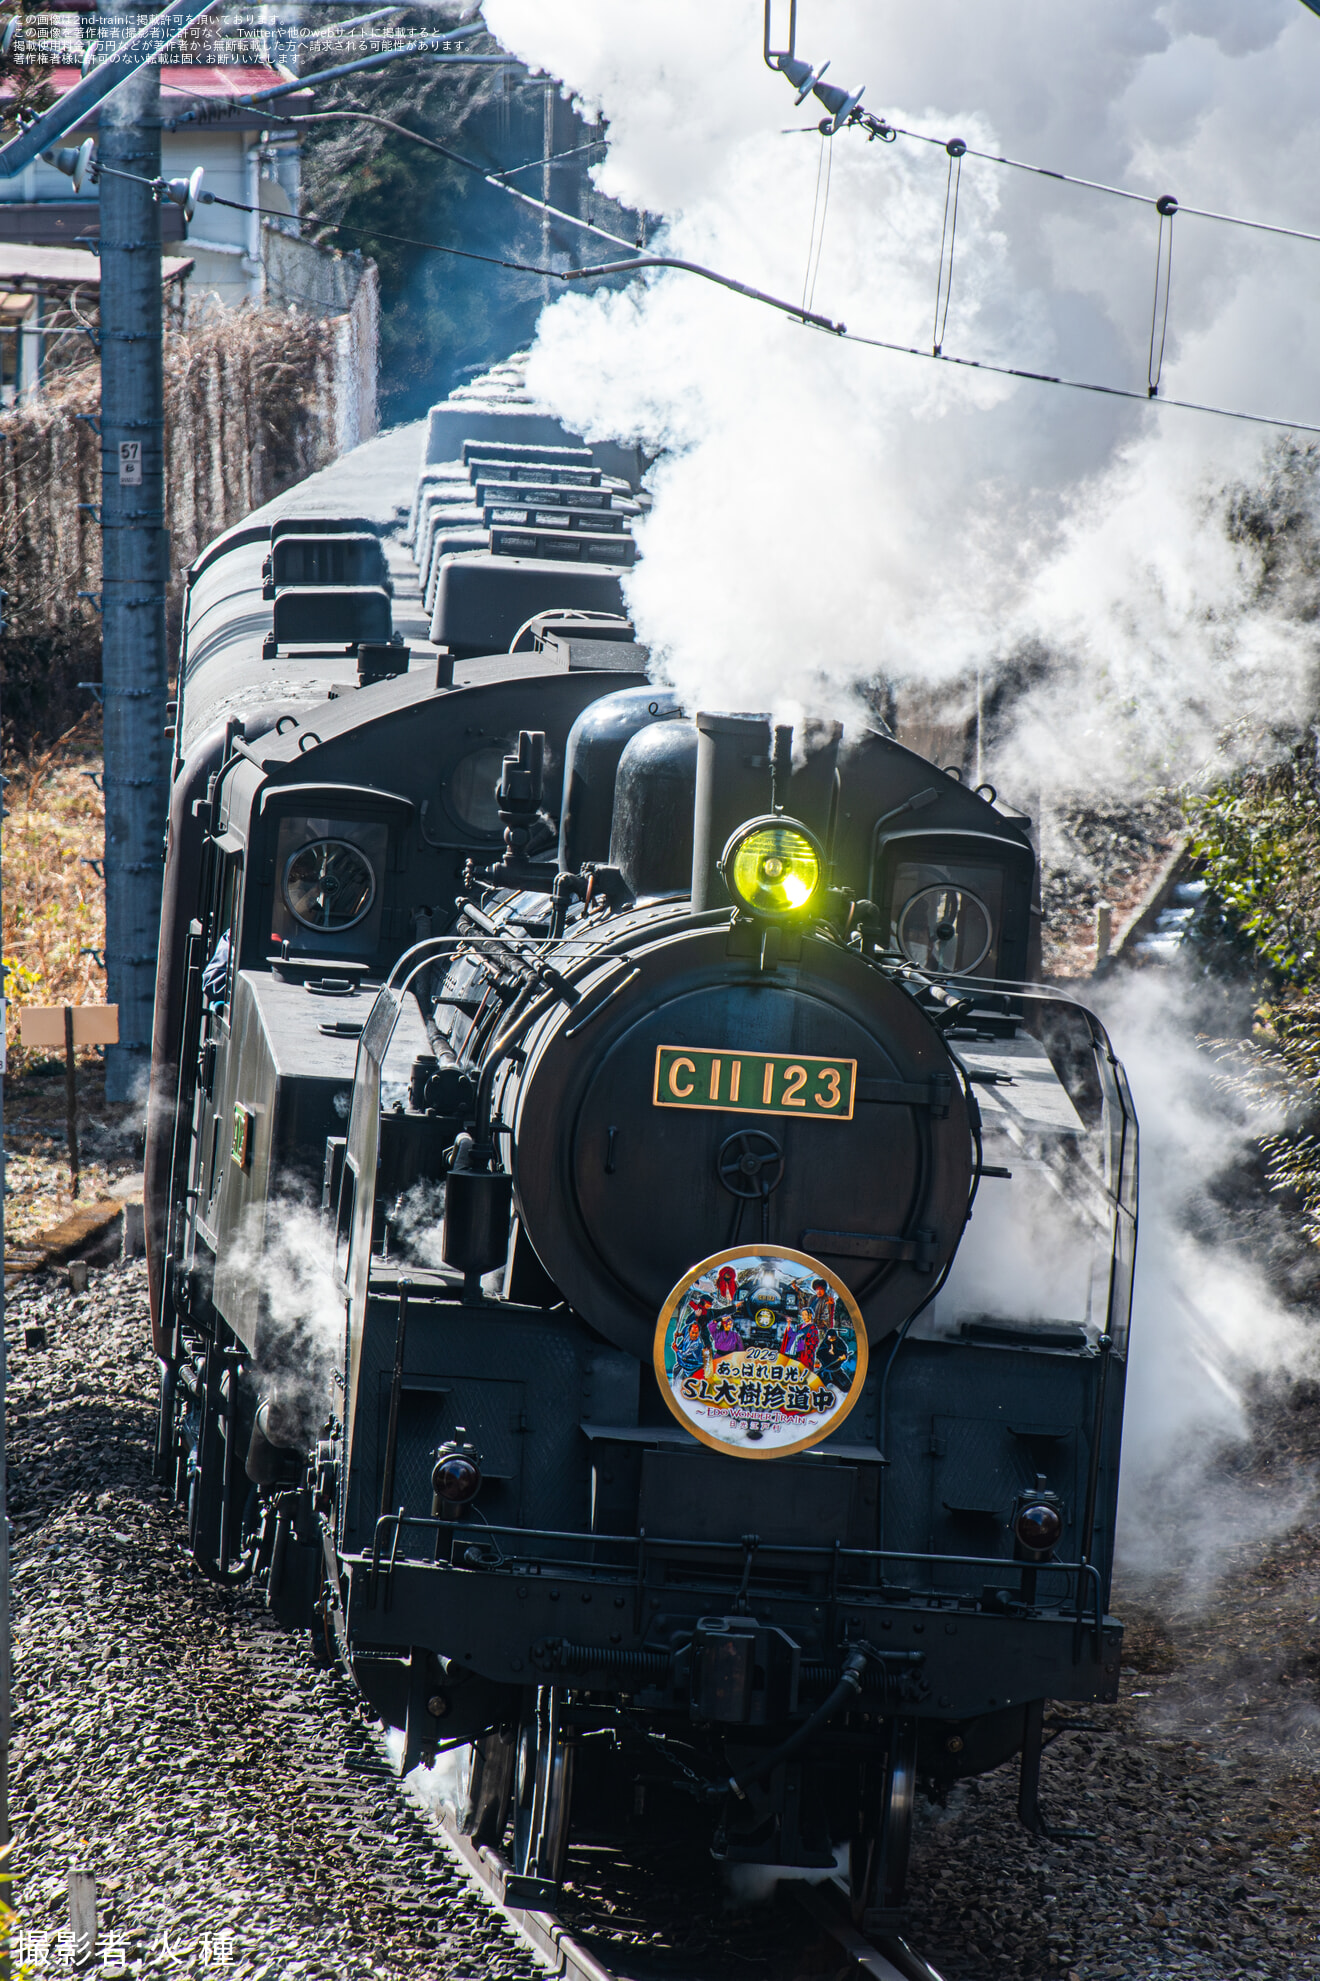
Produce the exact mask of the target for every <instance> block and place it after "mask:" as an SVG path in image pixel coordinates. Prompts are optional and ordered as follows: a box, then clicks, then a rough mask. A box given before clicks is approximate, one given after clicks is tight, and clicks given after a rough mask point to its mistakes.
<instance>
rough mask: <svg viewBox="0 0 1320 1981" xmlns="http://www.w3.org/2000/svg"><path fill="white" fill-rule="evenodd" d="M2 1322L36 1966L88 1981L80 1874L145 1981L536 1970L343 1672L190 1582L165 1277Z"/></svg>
mask: <svg viewBox="0 0 1320 1981" xmlns="http://www.w3.org/2000/svg"><path fill="white" fill-rule="evenodd" d="M7 1308H8V1312H7V1329H6V1332H7V1342H8V1350H9V1357H10V1362H9V1423H10V1465H11V1470H10V1504H11V1512H12V1518H13V1535H14V1647H15V1706H16V1726H15V1748H14V1796H13V1826H14V1829H15V1832H16V1834H17V1838H18V1843H17V1868H18V1878H17V1886H16V1890H17V1898H16V1904H17V1906H18V1909H19V1912H20V1915H21V1920H22V1928H21V1930H22V1932H23V1933H24V1934H25V1935H26V1936H27V1943H28V1947H29V1948H31V1946H32V1943H33V1941H34V1940H35V1941H36V1943H37V1951H38V1952H39V1953H41V1954H42V1958H40V1959H39V1960H38V1961H37V1972H38V1973H39V1974H44V1973H47V1972H49V1973H52V1974H54V1973H67V1972H68V1971H69V1968H68V1965H67V1964H66V1962H65V1959H64V1958H63V1956H65V1955H66V1953H67V1947H66V1946H65V1947H62V1946H61V1945H60V1943H59V1941H58V1939H57V1938H56V1937H55V1936H57V1935H58V1934H59V1933H60V1931H61V1930H62V1929H67V1927H68V1899H67V1880H68V1873H69V1871H70V1869H72V1868H86V1869H88V1870H91V1871H92V1872H94V1873H95V1876H96V1879H97V1886H98V1898H99V1908H100V1948H99V1951H98V1959H97V1963H96V1964H94V1966H93V1969H92V1971H93V1972H95V1971H96V1967H97V1966H99V1965H100V1964H101V1963H102V1962H103V1961H104V1958H105V1956H106V1954H107V1953H109V1954H112V1955H113V1954H114V1952H115V1950H116V1949H118V1950H119V1951H121V1952H122V1953H123V1954H124V1955H125V1956H126V1958H127V1961H128V1966H129V1971H130V1972H133V1973H143V1974H148V1975H165V1974H170V1975H179V1974H189V1973H214V1974H218V1973H221V1972H225V1973H227V1974H229V1975H230V1976H231V1977H233V1981H277V1977H279V1981H294V1978H295V1977H298V1978H299V1981H301V1978H302V1977H306V1981H320V1977H325V1981H332V1977H333V1981H339V1977H346V1978H351V1981H356V1977H359V1976H360V1977H364V1981H365V1977H369V1976H370V1977H382V1976H386V1975H389V1976H400V1977H402V1976H412V1975H418V1976H421V1975H430V1976H444V1977H446V1978H447V1977H450V1976H453V1977H467V1976H471V1977H474V1981H475V1977H478V1976H480V1977H484V1976H487V1975H492V1976H494V1975H499V1976H507V1977H509V1981H527V1978H528V1977H530V1976H532V1975H535V1974H537V1973H539V1972H541V1971H542V1970H541V1969H540V1968H539V1966H538V1963H537V1962H536V1960H535V1958H534V1957H533V1955H532V1954H531V1953H530V1951H529V1950H528V1949H526V1948H525V1947H524V1945H523V1943H522V1942H521V1941H520V1940H519V1939H517V1938H516V1937H515V1936H514V1935H513V1934H512V1933H511V1931H510V1930H509V1929H508V1928H507V1926H506V1925H505V1924H504V1923H503V1922H502V1921H501V1920H500V1918H499V1917H498V1915H497V1914H496V1913H495V1912H493V1911H492V1909H491V1908H490V1907H489V1906H488V1905H487V1904H486V1903H485V1902H484V1900H483V1899H482V1898H481V1897H480V1896H479V1895H478V1894H477V1892H476V1891H475V1889H474V1888H473V1887H472V1886H471V1885H470V1883H469V1882H468V1880H467V1879H466V1878H465V1877H464V1876H463V1874H462V1873H461V1872H460V1871H459V1869H458V1868H457V1866H456V1865H455V1864H454V1862H453V1859H452V1858H451V1857H450V1855H449V1853H448V1852H447V1850H446V1849H445V1848H444V1846H443V1845H442V1844H440V1843H438V1842H437V1840H436V1839H435V1838H434V1837H432V1836H430V1835H429V1834H428V1833H427V1831H426V1829H425V1827H424V1825H423V1824H422V1823H421V1822H420V1820H419V1819H418V1818H417V1817H416V1816H415V1815H414V1814H413V1813H412V1811H411V1810H409V1809H408V1807H407V1806H406V1804H405V1803H404V1801H403V1799H402V1798H401V1796H400V1795H399V1792H398V1789H397V1787H396V1786H395V1784H394V1783H393V1782H392V1781H391V1780H389V1779H388V1778H386V1777H384V1776H383V1774H382V1772H381V1764H380V1761H379V1759H378V1756H377V1752H376V1748H375V1744H374V1742H373V1741H372V1739H371V1737H370V1734H369V1732H368V1730H367V1729H366V1728H365V1727H364V1726H363V1725H362V1724H361V1722H360V1721H358V1720H357V1719H356V1717H355V1715H354V1713H353V1710H352V1707H351V1704H350V1703H349V1702H348V1700H347V1696H346V1692H345V1688H344V1686H343V1684H342V1682H341V1681H340V1680H339V1679H338V1678H337V1676H336V1675H334V1674H332V1673H327V1672H319V1671H317V1669H316V1668H315V1666H314V1665H313V1663H312V1661H311V1658H310V1655H309V1653H308V1652H307V1650H306V1649H305V1647H304V1645H303V1644H302V1643H301V1642H299V1641H298V1640H295V1639H294V1638H291V1637H289V1636H288V1635H286V1634H285V1633H283V1632H282V1631H280V1630H278V1629H276V1628H275V1627H274V1626H273V1625H272V1624H271V1623H270V1622H269V1621H268V1619H267V1617H266V1614H265V1612H264V1610H263V1609H262V1608H261V1607H260V1606H259V1604H257V1603H255V1602H254V1601H253V1599H252V1598H251V1597H250V1596H246V1595H245V1594H244V1593H243V1592H242V1591H241V1590H233V1589H225V1588H220V1587H217V1586H216V1585H215V1584H212V1583H209V1582H206V1581H204V1580H203V1579H202V1578H201V1577H200V1576H198V1575H197V1574H196V1573H195V1572H194V1571H193V1569H192V1567H191V1565H190V1563H189V1561H188V1559H187V1556H186V1553H185V1548H184V1532H183V1521H182V1514H181V1512H180V1510H179V1509H177V1508H176V1507H174V1505H173V1504H172V1502H171V1500H170V1498H169V1497H168V1496H167V1495H166V1494H164V1493H163V1492H161V1491H160V1490H159V1489H158V1488H157V1487H156V1485H155V1484H154V1483H153V1481H152V1478H151V1468H150V1452H151V1444H152V1438H153V1427H154V1418H155V1401H154V1384H155V1362H154V1358H153V1356H152V1353H151V1347H150V1341H149V1337H148V1332H147V1324H146V1272H145V1268H144V1267H143V1266H142V1265H141V1264H132V1265H124V1266H112V1267H108V1268H105V1269H101V1270H96V1269H93V1272H92V1276H91V1291H90V1292H89V1293H88V1294H87V1295H86V1296H84V1297H82V1298H75V1297H72V1296H71V1295H70V1293H69V1292H68V1290H67V1287H65V1286H63V1285H62V1284H61V1283H60V1282H59V1280H57V1279H56V1278H55V1277H54V1276H52V1275H42V1276H41V1277H40V1278H39V1279H36V1280H33V1281H29V1282H28V1283H26V1284H24V1285H23V1286H22V1287H21V1288H20V1289H16V1290H15V1291H14V1292H13V1293H11V1295H10V1296H9V1299H8V1302H7ZM33 1326H44V1328H45V1331H46V1340H47V1345H46V1347H45V1348H36V1349H28V1348H26V1347H25V1346H24V1340H25V1332H26V1330H27V1329H29V1328H31V1327H33ZM43 1939H45V1940H47V1941H48V1944H47V1945H46V1946H45V1947H44V1949H43V1948H42V1947H41V1941H42V1940H43ZM110 1964H111V1966H117V1962H116V1961H114V1960H112V1961H111V1963H110Z"/></svg>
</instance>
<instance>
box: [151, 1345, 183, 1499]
mask: <svg viewBox="0 0 1320 1981" xmlns="http://www.w3.org/2000/svg"><path fill="white" fill-rule="evenodd" d="M178 1451H179V1427H178V1422H177V1414H176V1410H175V1403H174V1364H173V1363H172V1362H167V1361H165V1360H164V1359H163V1358H162V1360H161V1365H160V1410H159V1412H158V1414H157V1418H156V1451H155V1456H154V1459H153V1462H152V1467H151V1471H152V1477H153V1478H155V1479H159V1480H161V1481H162V1482H165V1483H168V1484H169V1485H173V1484H174V1477H175V1472H176V1469H177V1463H178Z"/></svg>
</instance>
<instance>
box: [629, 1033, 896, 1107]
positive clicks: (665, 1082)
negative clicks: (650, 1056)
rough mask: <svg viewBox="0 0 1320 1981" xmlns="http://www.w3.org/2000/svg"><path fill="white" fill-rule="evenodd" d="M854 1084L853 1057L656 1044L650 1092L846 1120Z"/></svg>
mask: <svg viewBox="0 0 1320 1981" xmlns="http://www.w3.org/2000/svg"><path fill="white" fill-rule="evenodd" d="M856 1089H857V1061H856V1060H855V1059H813V1058H809V1057H808V1056H807V1055H806V1054H805V1053H800V1052H799V1053H792V1052H738V1051H735V1050H733V1049H731V1048H730V1047H727V1046H724V1047H721V1046H657V1047H656V1054H655V1087H654V1090H653V1092H652V1095H651V1098H652V1100H653V1101H654V1102H655V1105H656V1106H657V1107H695V1108H717V1109H719V1110H720V1111H721V1112H726V1113H731V1114H787V1115H796V1116H797V1117H798V1119H800V1120H803V1119H805V1120H810V1121H851V1120H852V1113H853V1100H854V1097H855V1094H856Z"/></svg>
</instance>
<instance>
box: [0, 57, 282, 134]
mask: <svg viewBox="0 0 1320 1981" xmlns="http://www.w3.org/2000/svg"><path fill="white" fill-rule="evenodd" d="M47 80H48V81H49V83H50V86H51V88H52V89H53V90H54V91H55V94H56V96H64V95H67V93H68V91H69V90H71V89H72V88H73V86H74V84H75V83H78V82H81V81H82V71H81V69H75V68H73V67H72V66H69V67H68V68H65V67H63V66H61V67H59V68H56V69H52V70H51V72H50V75H49V77H48V79H47ZM289 80H290V78H289V77H288V76H286V75H282V74H281V73H280V71H279V70H278V69H272V68H270V67H269V66H268V65H267V64H266V63H264V62H244V63H237V62H236V63H233V64H226V65H221V64H218V63H217V64H207V63H204V62H198V63H195V64H194V63H177V64H176V63H169V62H167V63H163V64H162V66H161V71H160V87H161V95H162V96H163V97H164V98H165V99H166V103H167V105H168V106H169V107H171V108H172V107H173V106H174V105H175V104H179V105H180V107H182V102H181V99H184V98H191V99H192V100H193V101H195V102H196V101H201V102H203V103H214V104H216V105H217V106H219V105H223V104H225V103H232V102H233V101H234V100H235V99H236V98H237V97H240V96H249V95H251V94H252V93H253V92H254V91H255V90H261V89H278V88H279V86H280V84H281V83H285V82H288V81H289ZM14 93H15V91H14V85H13V82H12V80H6V81H4V82H0V98H4V97H6V96H13V95H14ZM310 94H311V91H310V90H307V91H303V90H296V91H294V90H291V91H290V93H289V96H288V97H287V98H285V99H284V101H286V102H288V101H296V100H297V98H299V97H302V96H303V95H308V96H310ZM259 113H260V106H258V107H257V114H259ZM95 116H96V113H95V111H93V112H92V113H91V114H90V115H89V116H88V117H86V118H84V119H83V124H84V125H85V124H90V123H93V122H95ZM81 127H82V126H80V127H79V128H81Z"/></svg>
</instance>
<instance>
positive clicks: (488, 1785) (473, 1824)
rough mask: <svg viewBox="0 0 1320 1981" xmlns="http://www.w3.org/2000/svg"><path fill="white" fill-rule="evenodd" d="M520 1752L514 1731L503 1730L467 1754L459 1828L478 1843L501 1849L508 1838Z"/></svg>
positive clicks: (475, 1744)
mask: <svg viewBox="0 0 1320 1981" xmlns="http://www.w3.org/2000/svg"><path fill="white" fill-rule="evenodd" d="M518 1748H519V1742H518V1737H517V1734H516V1733H515V1732H514V1730H513V1729H512V1728H507V1727H501V1728H500V1729H499V1730H498V1732H496V1733H488V1734H486V1735H485V1736H484V1737H483V1738H482V1739H481V1740H477V1741H474V1742H473V1744H472V1746H471V1747H468V1748H465V1749H464V1750H463V1756H462V1765H461V1766H460V1769H459V1777H458V1795H457V1816H458V1827H459V1829H460V1830H461V1832H462V1833H463V1835H464V1836H465V1837H471V1838H472V1841H473V1842H474V1843H487V1844H492V1845H495V1846H498V1844H499V1843H500V1841H501V1839H502V1838H503V1836H504V1824H505V1820H506V1818H507V1816H508V1812H509V1792H510V1790H511V1789H512V1787H513V1768H514V1762H515V1760H516V1759H517V1755H518Z"/></svg>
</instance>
